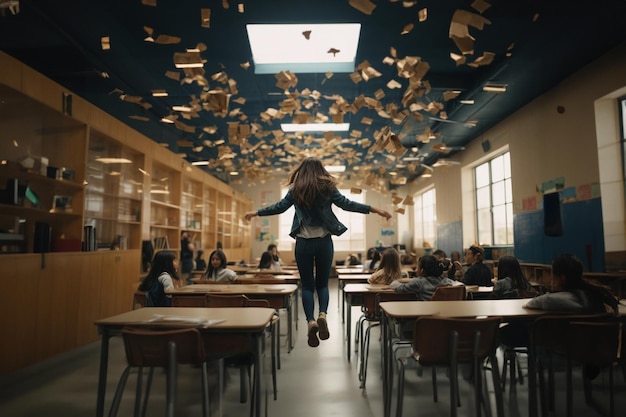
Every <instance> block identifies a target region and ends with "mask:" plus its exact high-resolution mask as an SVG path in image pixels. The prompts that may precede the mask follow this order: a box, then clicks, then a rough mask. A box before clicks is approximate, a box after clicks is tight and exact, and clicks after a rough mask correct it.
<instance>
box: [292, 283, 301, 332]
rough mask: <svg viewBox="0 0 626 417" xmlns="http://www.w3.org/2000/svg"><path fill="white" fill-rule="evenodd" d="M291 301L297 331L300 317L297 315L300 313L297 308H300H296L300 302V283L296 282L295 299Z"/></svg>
mask: <svg viewBox="0 0 626 417" xmlns="http://www.w3.org/2000/svg"><path fill="white" fill-rule="evenodd" d="M293 302H294V306H295V308H296V311H295V315H296V318H295V320H296V331H298V320H299V318H300V317H299V316H300V313H298V310H300V309H299V308H298V307H299V303H300V284H298V287H297V288H296V299H295V300H293Z"/></svg>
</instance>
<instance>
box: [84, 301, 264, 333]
mask: <svg viewBox="0 0 626 417" xmlns="http://www.w3.org/2000/svg"><path fill="white" fill-rule="evenodd" d="M274 313H275V310H274V309H273V308H265V307H219V308H210V307H144V308H138V309H137V310H132V311H128V312H126V313H122V314H118V315H117V316H112V317H108V318H105V319H101V320H98V321H96V322H95V324H96V325H97V326H99V327H102V326H106V327H120V326H140V325H150V326H164V327H198V328H203V329H208V330H211V329H215V330H216V331H223V330H228V329H239V330H243V329H247V330H250V331H254V330H261V329H265V327H267V325H268V324H269V323H270V322H271V320H272V317H274Z"/></svg>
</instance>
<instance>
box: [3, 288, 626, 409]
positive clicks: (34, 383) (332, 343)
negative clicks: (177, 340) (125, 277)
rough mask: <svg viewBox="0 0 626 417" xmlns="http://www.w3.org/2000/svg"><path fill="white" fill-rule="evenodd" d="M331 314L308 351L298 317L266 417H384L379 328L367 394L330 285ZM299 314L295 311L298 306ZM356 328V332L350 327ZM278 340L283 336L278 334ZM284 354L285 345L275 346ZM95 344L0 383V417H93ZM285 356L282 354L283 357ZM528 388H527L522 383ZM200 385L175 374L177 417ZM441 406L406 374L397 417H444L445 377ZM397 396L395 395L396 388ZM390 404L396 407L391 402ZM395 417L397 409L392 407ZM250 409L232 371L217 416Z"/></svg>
mask: <svg viewBox="0 0 626 417" xmlns="http://www.w3.org/2000/svg"><path fill="white" fill-rule="evenodd" d="M331 283H332V285H331V290H332V293H331V308H330V311H329V313H330V314H329V316H328V319H329V326H330V331H331V338H330V339H329V340H327V341H322V343H321V344H320V346H319V347H318V348H315V349H314V348H310V347H308V346H307V343H306V334H305V331H304V330H303V329H305V328H306V325H305V323H304V319H303V317H304V314H303V313H302V312H300V323H299V324H300V326H299V329H300V330H299V331H298V332H297V333H296V342H295V348H294V350H293V351H292V352H291V353H289V354H287V353H283V354H282V368H281V369H280V370H279V371H278V400H277V401H273V400H272V399H271V398H270V400H269V401H268V410H269V415H270V416H272V417H283V416H284V417H287V416H289V417H293V416H297V417H319V416H355V417H356V416H358V417H382V415H383V412H382V411H383V409H382V402H381V401H382V396H381V378H380V362H379V358H380V349H379V346H378V338H379V332H378V328H376V329H374V330H373V332H372V343H371V347H370V355H371V356H370V362H369V366H368V378H367V385H366V388H365V389H360V388H359V380H358V377H357V362H356V359H355V358H354V356H353V358H352V362H347V360H346V355H345V344H344V341H343V339H344V335H345V331H344V327H343V325H342V323H341V315H340V314H341V313H340V311H338V310H337V309H336V305H335V303H336V302H337V301H336V300H337V296H336V293H335V291H337V289H336V281H335V280H332V281H331ZM298 307H299V308H301V307H300V306H298ZM359 315H360V312H359V308H358V307H354V310H353V314H352V317H353V318H354V320H356V319H357V318H358V316H359ZM353 326H354V324H353ZM283 332H285V329H284V327H283ZM281 343H283V346H285V344H286V337H285V336H284V335H283V337H282V338H281ZM99 349H100V346H99V344H98V343H93V344H91V345H89V346H86V347H84V348H81V349H79V350H76V351H74V352H71V353H69V354H65V355H63V356H61V357H59V358H55V359H54V360H50V361H47V362H45V363H43V364H39V365H38V366H35V367H32V368H31V369H28V370H24V371H21V372H19V373H17V374H14V375H4V376H1V377H0V416H7V417H30V416H33V417H34V416H37V417H40V416H47V415H54V416H72V417H83V416H84V417H88V416H93V415H95V404H96V387H97V376H98V361H99ZM285 350H286V349H284V350H283V352H285ZM110 352H111V361H110V367H109V379H108V389H107V407H106V412H108V407H109V405H110V400H111V398H112V393H113V392H114V389H115V386H116V384H117V381H118V378H119V375H120V374H121V372H122V370H123V368H124V366H125V363H124V352H123V345H122V343H121V340H120V339H119V338H113V339H112V341H111V349H110ZM563 374H564V373H563V372H558V373H557V397H556V404H557V406H556V408H557V410H556V412H555V413H554V414H553V415H554V416H557V417H558V416H563V415H565V406H564V404H565V397H564V390H565V379H564V375H563ZM574 381H575V383H576V392H575V395H574V400H575V412H574V415H575V416H595V415H599V414H597V413H596V412H595V411H594V410H593V409H591V408H589V407H587V406H586V405H585V404H584V398H583V395H582V385H581V382H580V381H581V380H580V375H579V374H575V378H574ZM525 382H526V381H525ZM615 383H616V405H617V410H618V412H617V415H618V416H620V415H622V416H623V415H624V412H623V410H624V409H625V408H626V395H624V394H625V393H626V383H625V381H624V375H623V374H622V373H621V370H617V371H616V372H615ZM607 385H608V376H607V374H606V373H603V374H601V375H600V376H599V377H598V378H597V379H596V380H595V381H594V397H595V398H596V399H597V400H598V401H599V402H600V403H604V404H606V403H607V402H608V400H607V398H608V395H607V390H606V388H607ZM163 386H164V375H163V374H162V373H157V374H156V378H155V381H154V383H153V388H152V393H151V397H150V404H149V407H148V412H147V415H149V416H160V415H163V414H164V412H165V410H164V407H163V405H164V403H165V395H164V390H163ZM199 387H200V378H199V373H198V370H197V369H189V368H184V367H181V368H180V375H179V385H178V398H177V410H176V415H177V416H181V417H185V416H199V415H201V406H200V394H199ZM438 387H439V402H438V403H434V402H433V400H432V389H431V383H430V372H428V371H425V372H424V373H423V376H421V377H418V376H417V373H416V372H407V382H406V387H405V400H404V413H403V416H404V417H406V416H412V415H419V416H420V417H430V416H445V415H449V407H448V389H449V388H448V379H447V377H446V376H445V371H441V372H440V373H439V375H438ZM133 388H134V378H133V377H132V376H131V378H130V379H129V382H128V384H127V390H126V393H125V396H124V400H123V403H122V407H121V408H120V413H119V415H120V416H128V415H132V406H133V396H134V395H133V394H134V392H133ZM460 389H461V402H462V405H461V407H460V408H459V409H458V414H459V416H474V414H475V413H474V410H473V401H472V399H471V392H472V391H471V387H470V386H469V384H468V383H467V382H465V381H463V380H462V382H461V388H460ZM394 390H395V388H394ZM515 392H516V394H514V395H512V396H511V395H509V391H508V389H507V390H506V393H505V413H506V415H507V416H510V417H518V416H519V417H525V416H527V415H528V406H527V385H526V384H524V385H518V386H517V387H516V391H515ZM394 403H395V401H394ZM392 412H393V415H394V416H395V405H394V406H393V410H392ZM247 413H248V404H240V403H239V372H238V371H236V370H234V369H231V370H229V372H228V379H227V381H226V388H225V392H224V408H223V415H224V416H225V417H230V416H233V417H235V416H237V417H238V416H245V415H247Z"/></svg>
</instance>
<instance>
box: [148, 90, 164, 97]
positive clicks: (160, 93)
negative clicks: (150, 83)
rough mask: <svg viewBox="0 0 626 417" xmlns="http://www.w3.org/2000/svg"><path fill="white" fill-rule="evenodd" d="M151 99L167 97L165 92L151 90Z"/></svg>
mask: <svg viewBox="0 0 626 417" xmlns="http://www.w3.org/2000/svg"><path fill="white" fill-rule="evenodd" d="M152 97H167V91H165V90H152Z"/></svg>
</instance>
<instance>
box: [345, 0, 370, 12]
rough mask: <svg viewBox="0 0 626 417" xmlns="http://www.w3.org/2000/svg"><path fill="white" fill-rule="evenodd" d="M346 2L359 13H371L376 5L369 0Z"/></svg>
mask: <svg viewBox="0 0 626 417" xmlns="http://www.w3.org/2000/svg"><path fill="white" fill-rule="evenodd" d="M348 3H349V4H350V6H352V7H354V8H355V9H357V10H358V11H360V12H361V13H365V14H368V15H371V14H372V12H373V11H374V9H375V8H376V5H375V4H374V3H372V2H371V1H369V0H350V1H349V2H348Z"/></svg>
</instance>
